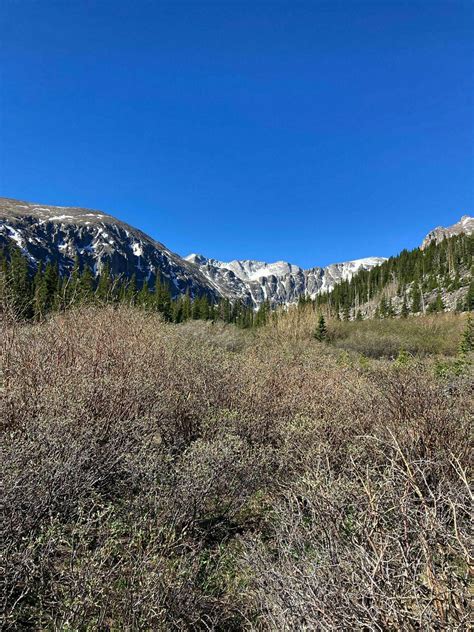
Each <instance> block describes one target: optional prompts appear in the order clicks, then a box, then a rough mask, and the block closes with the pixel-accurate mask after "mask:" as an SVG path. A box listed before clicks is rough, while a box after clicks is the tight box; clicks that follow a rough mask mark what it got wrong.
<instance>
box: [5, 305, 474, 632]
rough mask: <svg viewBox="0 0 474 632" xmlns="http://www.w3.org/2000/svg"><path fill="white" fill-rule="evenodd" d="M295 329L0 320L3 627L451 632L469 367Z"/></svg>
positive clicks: (466, 494)
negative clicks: (347, 344)
mask: <svg viewBox="0 0 474 632" xmlns="http://www.w3.org/2000/svg"><path fill="white" fill-rule="evenodd" d="M311 318H314V320H315V317H314V315H313V316H311V314H310V313H309V312H308V313H303V314H301V313H300V314H299V315H297V314H296V313H293V312H292V313H291V314H289V315H288V316H282V317H280V318H279V320H278V321H277V322H274V323H273V324H271V325H269V326H268V327H266V328H263V329H261V330H259V331H257V332H248V333H245V332H242V331H239V330H236V329H235V328H234V327H232V326H221V325H211V324H208V323H201V322H194V323H187V324H186V325H185V326H179V325H178V326H176V325H170V324H166V323H163V322H161V320H160V319H159V318H158V317H157V316H154V315H150V314H145V313H143V312H140V311H137V310H133V309H125V308H120V309H108V308H106V309H97V310H94V309H89V310H82V311H78V312H70V313H67V314H62V315H57V316H55V317H54V318H52V319H51V320H49V321H48V322H46V323H43V324H38V325H22V326H18V325H16V324H15V323H10V324H4V327H3V331H2V339H1V350H2V373H1V376H2V399H1V406H2V417H1V419H2V424H3V426H2V427H3V437H2V444H3V457H2V470H3V478H4V507H5V519H4V521H3V533H2V537H3V542H4V554H3V567H4V573H5V580H6V581H5V593H4V611H3V627H4V628H5V629H11V630H18V629H38V630H43V629H45V630H48V629H50V630H87V629H90V630H173V629H176V630H185V629H193V630H195V629H198V630H199V629H202V630H211V629H212V630H296V629H308V630H312V629H318V630H334V629H351V630H367V629H373V630H400V629H403V630H438V629H453V630H454V629H466V628H467V625H468V623H467V622H468V598H469V569H470V564H471V562H472V558H471V557H470V552H469V547H470V538H469V536H470V533H469V527H470V524H469V510H470V501H471V499H472V497H471V495H470V490H469V473H470V472H469V467H470V446H469V440H468V438H469V428H470V423H471V422H472V412H473V390H472V375H469V374H467V373H465V374H463V375H451V376H450V377H449V378H447V379H439V378H437V377H436V376H435V374H434V372H433V371H432V368H431V365H430V363H429V362H424V361H423V362H422V361H421V360H417V359H414V360H412V361H410V362H408V363H400V362H390V361H387V360H377V361H370V360H368V361H367V362H365V363H363V364H361V363H357V362H352V361H351V362H346V361H344V359H343V358H342V357H341V353H340V351H339V350H338V349H335V348H334V347H333V345H331V344H320V343H318V342H316V341H315V340H314V339H313V337H312V327H313V321H312V320H311ZM426 322H428V321H426ZM440 322H441V321H440ZM444 322H445V323H446V325H445V324H442V325H441V327H442V328H443V327H447V324H448V323H451V321H449V320H448V319H446V321H443V323H444ZM452 322H453V323H454V322H455V321H454V320H453V321H452ZM456 322H461V321H456ZM357 325H359V323H358V324H357ZM351 326H352V324H349V327H351ZM377 326H378V325H377ZM401 326H402V327H404V326H405V325H401ZM410 326H412V327H414V326H415V325H410ZM428 326H429V327H431V325H428ZM449 326H450V327H451V325H449ZM456 326H457V325H456ZM346 327H348V325H347V324H345V323H344V324H343V325H340V324H337V325H336V324H334V323H332V324H331V325H330V329H331V330H332V333H333V340H334V344H337V343H338V340H339V341H340V340H343V339H344V338H343V337H342V335H341V334H340V333H339V334H338V331H339V330H338V329H337V328H341V331H343V330H344V328H346ZM362 327H369V326H368V325H366V324H365V323H362ZM416 327H420V328H422V327H423V323H422V321H421V320H419V323H418V322H417V324H416ZM403 331H404V330H403ZM443 331H446V329H443ZM355 335H356V333H354V332H353V333H351V334H350V335H348V336H347V337H348V338H350V337H351V336H352V339H354V336H355ZM403 335H405V334H403ZM406 335H408V334H406ZM430 335H431V334H430ZM435 335H436V336H440V337H441V336H442V335H443V336H444V334H440V333H436V334H435ZM400 336H401V337H403V336H402V334H400ZM455 336H456V334H452V338H453V340H452V342H451V343H450V344H451V345H452V346H450V347H449V349H448V347H445V349H446V352H451V350H452V349H454V347H455V345H454V338H455ZM405 346H406V347H407V345H405ZM357 350H358V349H357ZM420 350H421V351H422V353H424V350H422V349H420ZM364 353H365V355H371V354H370V353H367V350H366V351H365V352H364ZM372 355H386V354H385V353H384V354H372ZM466 370H467V369H466Z"/></svg>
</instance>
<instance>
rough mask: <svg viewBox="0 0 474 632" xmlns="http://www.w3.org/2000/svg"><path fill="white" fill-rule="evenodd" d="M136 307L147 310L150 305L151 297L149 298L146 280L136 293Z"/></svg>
mask: <svg viewBox="0 0 474 632" xmlns="http://www.w3.org/2000/svg"><path fill="white" fill-rule="evenodd" d="M137 305H138V307H142V308H143V309H148V308H149V307H151V305H152V297H151V296H150V289H149V287H148V281H147V280H146V279H145V280H144V281H143V284H142V287H141V289H140V291H139V292H138V295H137Z"/></svg>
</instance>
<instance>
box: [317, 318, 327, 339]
mask: <svg viewBox="0 0 474 632" xmlns="http://www.w3.org/2000/svg"><path fill="white" fill-rule="evenodd" d="M327 333H328V332H327V327H326V320H325V319H324V316H323V314H320V316H319V319H318V326H317V327H316V331H315V332H314V337H315V338H316V340H319V342H323V341H324V340H326V338H327Z"/></svg>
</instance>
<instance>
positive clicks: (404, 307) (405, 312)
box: [400, 294, 410, 318]
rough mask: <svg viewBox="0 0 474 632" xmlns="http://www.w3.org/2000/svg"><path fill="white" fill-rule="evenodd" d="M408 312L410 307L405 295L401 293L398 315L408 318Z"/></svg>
mask: <svg viewBox="0 0 474 632" xmlns="http://www.w3.org/2000/svg"><path fill="white" fill-rule="evenodd" d="M409 313H410V309H409V307H408V301H407V295H406V294H404V295H403V303H402V309H401V311H400V316H401V317H402V318H408V315H409Z"/></svg>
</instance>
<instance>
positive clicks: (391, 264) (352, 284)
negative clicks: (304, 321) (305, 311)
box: [303, 234, 474, 320]
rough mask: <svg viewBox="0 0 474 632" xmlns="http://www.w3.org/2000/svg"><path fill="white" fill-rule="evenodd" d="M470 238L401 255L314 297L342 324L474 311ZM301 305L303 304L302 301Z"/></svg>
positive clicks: (473, 245)
mask: <svg viewBox="0 0 474 632" xmlns="http://www.w3.org/2000/svg"><path fill="white" fill-rule="evenodd" d="M473 255H474V236H473V235H465V234H461V235H456V236H454V237H450V238H448V239H444V240H443V241H442V242H440V243H438V244H437V243H435V242H434V241H432V242H431V243H430V244H429V245H428V246H427V247H426V248H424V249H421V248H415V249H414V250H411V251H409V250H403V251H402V252H401V253H400V254H399V255H397V256H395V257H390V259H387V261H385V262H384V263H383V264H382V265H380V266H377V267H375V268H373V269H372V270H369V271H366V270H361V271H360V272H358V273H357V274H356V275H354V276H353V277H352V279H351V280H348V281H342V282H341V283H339V284H338V285H336V287H335V288H334V289H333V290H332V291H331V292H329V293H326V294H321V295H319V296H318V297H317V298H316V301H315V303H316V305H317V306H318V307H322V306H324V307H326V308H327V310H328V311H329V312H330V313H332V314H333V315H335V316H337V317H341V318H343V319H345V320H349V319H356V318H362V317H374V316H375V317H378V318H390V317H393V316H395V315H399V316H402V317H404V316H408V314H410V313H412V314H419V313H430V312H440V311H444V310H445V309H450V310H453V309H455V310H457V311H471V310H473V309H474V283H473V264H474V261H473ZM303 302H304V301H303Z"/></svg>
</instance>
